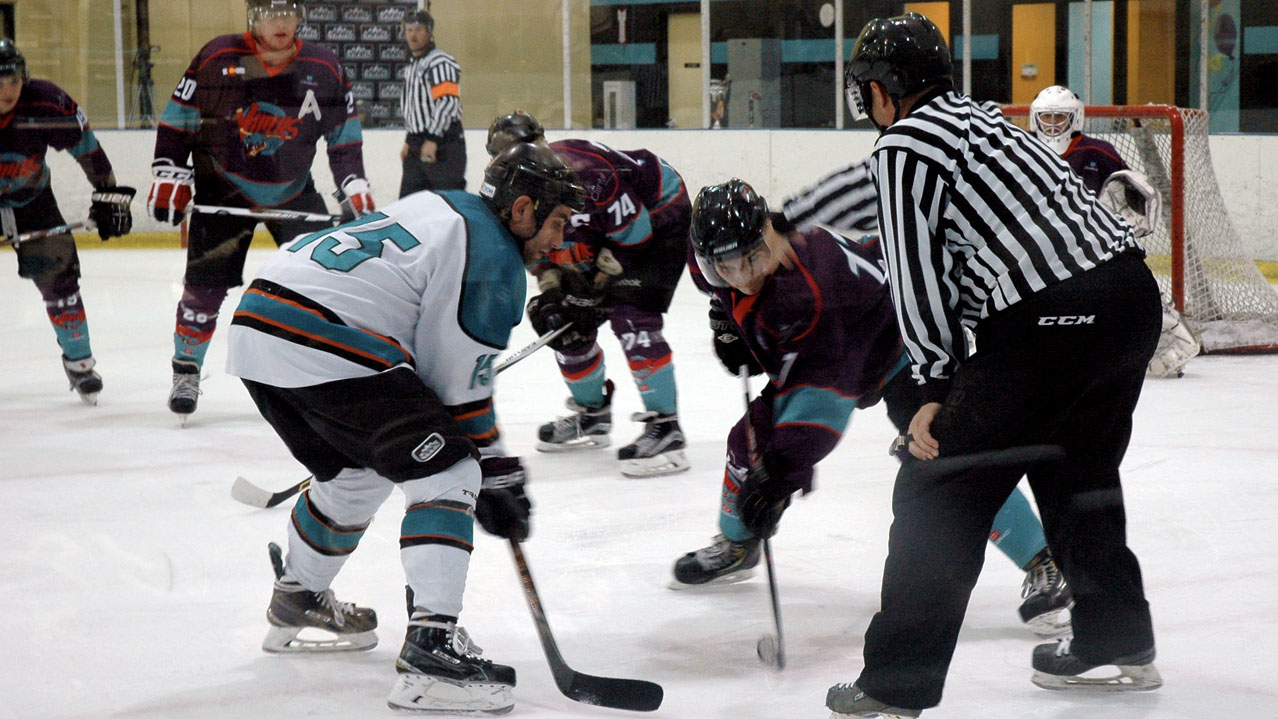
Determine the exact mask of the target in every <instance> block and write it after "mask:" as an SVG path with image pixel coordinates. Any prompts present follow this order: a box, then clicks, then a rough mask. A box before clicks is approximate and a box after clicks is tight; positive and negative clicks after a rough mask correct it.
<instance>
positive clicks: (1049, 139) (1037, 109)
mask: <svg viewBox="0 0 1278 719" xmlns="http://www.w3.org/2000/svg"><path fill="white" fill-rule="evenodd" d="M1083 117H1084V111H1083V101H1082V100H1079V99H1078V95H1075V94H1074V93H1073V92H1072V91H1071V90H1070V89H1069V88H1067V87H1062V86H1061V85H1052V86H1051V87H1045V88H1043V90H1042V91H1041V92H1039V93H1038V95H1037V96H1036V97H1035V98H1034V101H1033V102H1031V103H1030V129H1031V130H1032V131H1033V132H1034V134H1035V135H1036V136H1037V137H1038V139H1040V140H1042V141H1043V142H1044V143H1046V144H1047V146H1048V147H1050V148H1052V149H1053V150H1054V151H1055V152H1056V154H1058V155H1063V154H1065V151H1066V150H1068V149H1069V146H1070V143H1071V142H1072V141H1073V139H1074V136H1075V135H1080V134H1082V132H1083Z"/></svg>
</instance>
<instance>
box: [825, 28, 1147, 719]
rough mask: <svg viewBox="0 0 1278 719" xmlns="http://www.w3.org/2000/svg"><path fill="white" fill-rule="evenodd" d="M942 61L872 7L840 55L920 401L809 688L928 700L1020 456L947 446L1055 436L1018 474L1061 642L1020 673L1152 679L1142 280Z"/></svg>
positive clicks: (1062, 183)
mask: <svg viewBox="0 0 1278 719" xmlns="http://www.w3.org/2000/svg"><path fill="white" fill-rule="evenodd" d="M952 72H953V68H952V64H951V61H950V54H949V50H948V48H947V47H946V43H945V39H944V37H943V36H942V35H941V33H940V31H939V30H938V29H937V28H936V26H935V25H933V24H932V23H931V22H930V21H929V20H928V19H927V18H925V17H923V16H922V15H918V14H915V13H910V14H907V15H903V16H898V17H892V18H887V19H877V20H872V21H870V23H869V24H867V25H866V27H865V28H864V29H863V30H862V31H861V35H860V37H859V38H858V40H857V43H856V46H855V48H854V49H853V52H852V58H851V60H850V63H849V65H848V72H847V92H848V100H849V103H850V104H851V105H852V106H853V110H854V111H856V112H859V113H860V114H867V113H868V114H869V116H870V118H871V121H872V122H873V123H874V125H875V127H877V128H878V129H879V131H880V133H881V134H880V137H879V140H878V142H877V143H876V145H875V148H874V153H873V155H872V158H871V170H872V172H873V175H874V179H875V183H876V185H877V186H878V190H879V192H878V196H879V208H878V212H879V226H880V229H881V232H882V234H883V246H884V253H885V255H886V261H887V266H888V274H889V283H890V284H891V288H892V299H893V303H894V304H895V307H896V313H897V321H898V323H899V325H900V328H901V334H902V336H903V338H904V341H905V345H906V348H907V349H908V350H909V353H910V356H911V359H912V360H913V371H914V376H915V379H916V380H917V381H918V382H919V383H921V384H922V385H923V395H924V398H925V402H926V404H924V405H923V407H922V408H921V409H920V410H919V411H918V413H917V414H916V415H915V417H914V419H913V420H912V421H911V423H910V435H911V436H912V437H913V441H912V442H911V443H910V445H909V450H910V453H911V454H912V455H913V456H914V457H915V458H917V459H915V460H907V461H906V462H905V463H904V464H903V465H902V467H901V471H900V473H899V474H898V475H897V481H896V486H895V490H894V495H893V500H892V509H893V515H894V521H893V524H892V528H891V532H890V535H889V538H888V557H887V561H886V564H885V566H884V571H883V589H882V595H881V607H880V610H879V612H878V613H877V614H876V615H875V617H874V619H873V620H872V621H871V623H870V626H869V629H868V630H867V631H866V635H865V647H864V655H865V668H864V670H863V671H862V672H861V675H860V677H859V678H858V679H857V680H856V682H855V683H854V684H839V685H835V686H834V687H832V688H831V689H830V691H829V693H828V694H827V697H826V705H827V706H828V707H829V708H830V709H831V710H833V711H834V712H836V713H837V714H843V715H846V716H879V714H881V713H888V714H897V715H900V716H907V717H913V716H918V713H919V711H920V710H922V709H925V708H928V707H932V706H935V705H937V704H938V703H940V700H941V690H942V688H943V686H944V683H945V675H946V672H947V670H948V668H949V663H950V659H951V657H952V655H953V652H954V645H955V641H956V640H957V638H958V633H959V628H960V626H961V625H962V622H963V615H964V612H965V611H966V608H967V602H968V598H969V596H970V594H971V590H972V587H973V585H974V584H975V582H976V578H977V575H978V574H979V572H980V568H981V563H982V561H983V558H984V557H983V555H984V548H985V540H986V532H987V531H988V530H989V526H990V522H991V520H992V519H993V517H994V514H995V512H997V511H998V508H999V506H1000V505H1001V504H1002V503H1003V501H1004V500H1005V499H1006V498H1007V496H1008V494H1009V493H1010V492H1011V491H1012V489H1013V487H1015V486H1016V483H1017V480H1018V478H1019V477H1020V475H1021V473H1022V472H1025V471H1026V466H1025V465H1023V464H1022V465H1017V466H997V465H991V464H988V463H987V464H983V465H977V466H976V467H975V468H971V467H969V468H968V469H966V470H958V469H947V468H952V467H954V465H955V464H956V463H958V464H960V465H961V464H962V462H963V461H964V460H963V459H947V458H951V457H958V456H961V455H969V454H972V453H975V452H984V451H994V450H1003V449H1007V448H1010V447H1017V446H1022V445H1036V444H1037V445H1041V444H1049V445H1058V446H1060V447H1062V448H1063V449H1064V450H1065V455H1064V459H1063V460H1060V461H1059V462H1056V463H1052V464H1044V463H1040V464H1037V465H1033V466H1030V467H1029V468H1028V479H1029V483H1030V487H1031V489H1033V491H1034V495H1035V497H1036V499H1037V500H1038V505H1039V510H1040V512H1041V513H1042V516H1043V525H1044V528H1045V530H1046V533H1047V538H1048V542H1049V544H1050V546H1051V548H1052V551H1053V553H1054V554H1055V556H1056V557H1057V559H1058V561H1059V562H1060V566H1061V570H1062V571H1063V572H1064V574H1065V577H1066V579H1067V580H1068V581H1069V583H1070V585H1072V586H1073V588H1074V598H1075V606H1074V609H1073V629H1074V636H1073V638H1072V641H1071V640H1063V641H1062V642H1060V643H1059V644H1043V645H1040V646H1038V647H1037V648H1035V650H1034V655H1033V665H1034V669H1035V673H1034V683H1035V684H1038V685H1040V686H1044V687H1047V688H1052V689H1068V688H1090V689H1107V690H1111V691H1113V690H1122V689H1153V688H1155V687H1157V686H1158V685H1160V684H1161V679H1160V678H1159V677H1158V672H1157V670H1156V669H1155V668H1154V666H1153V659H1154V635H1153V627H1152V624H1151V621H1150V614H1149V605H1148V603H1147V602H1146V601H1145V596H1144V590H1143V588H1142V584H1141V574H1140V567H1139V565H1138V563H1137V561H1136V557H1135V555H1134V554H1133V553H1132V552H1131V550H1129V549H1128V548H1127V545H1126V529H1125V515H1124V510H1123V499H1122V492H1121V488H1120V486H1119V473H1118V467H1119V464H1120V462H1121V461H1122V458H1123V454H1124V452H1125V451H1126V449H1127V444H1128V440H1129V438H1130V436H1131V429H1132V413H1133V411H1134V409H1135V407H1136V401H1137V398H1138V397H1139V396H1140V390H1141V383H1142V381H1143V379H1144V373H1145V365H1146V364H1147V363H1148V361H1149V359H1150V357H1151V355H1152V354H1153V351H1154V346H1155V345H1156V343H1157V341H1158V334H1159V330H1160V317H1161V311H1160V309H1159V296H1158V288H1157V285H1156V283H1155V281H1154V278H1153V276H1152V275H1151V274H1150V272H1149V270H1148V269H1147V268H1146V267H1145V264H1144V262H1143V260H1142V258H1143V257H1144V252H1143V251H1142V250H1141V248H1140V247H1139V246H1138V245H1137V244H1136V242H1135V241H1134V239H1133V237H1132V230H1131V228H1130V227H1128V226H1127V225H1126V224H1125V223H1124V222H1123V221H1122V220H1120V219H1119V218H1118V217H1117V216H1116V215H1114V214H1112V213H1111V212H1110V211H1109V210H1106V209H1105V208H1103V207H1102V206H1101V205H1100V204H1099V203H1098V202H1097V201H1096V200H1095V197H1094V196H1093V195H1092V194H1091V193H1089V192H1087V190H1086V189H1085V188H1084V186H1083V183H1082V180H1080V179H1078V177H1077V176H1076V175H1074V174H1073V173H1072V172H1071V171H1070V168H1069V166H1068V165H1066V164H1065V162H1064V161H1063V160H1061V159H1060V158H1059V157H1058V156H1057V155H1056V154H1055V153H1054V152H1052V150H1051V149H1049V148H1048V147H1047V146H1046V145H1043V144H1042V143H1040V142H1039V141H1038V140H1036V139H1034V138H1033V137H1031V136H1030V135H1029V134H1027V133H1026V132H1024V131H1022V130H1020V129H1019V128H1016V127H1014V126H1012V125H1011V124H1009V123H1007V122H1006V121H1004V119H1003V117H1002V115H1001V114H1000V113H999V111H998V109H997V107H996V106H995V105H993V104H989V103H976V102H974V101H973V100H971V99H970V98H968V97H966V96H964V95H962V94H961V93H959V92H956V91H955V90H954V89H953V82H952V80H951V75H952ZM964 327H968V328H970V329H972V330H973V331H974V332H975V334H976V338H977V347H978V348H979V351H978V353H977V354H974V355H972V356H971V357H968V355H967V349H966V341H965V339H964V331H963V328H964ZM1005 454H1006V453H1005ZM938 458H940V459H939V460H938ZM932 461H937V462H938V464H936V465H932V466H929V462H932ZM1094 669H1099V670H1100V672H1099V673H1102V674H1107V676H1106V677H1104V678H1101V679H1097V678H1094V677H1093V676H1092V675H1094V674H1096V673H1097V672H1092V670H1094ZM1085 672H1086V673H1089V676H1088V677H1081V676H1078V675H1081V674H1083V673H1085Z"/></svg>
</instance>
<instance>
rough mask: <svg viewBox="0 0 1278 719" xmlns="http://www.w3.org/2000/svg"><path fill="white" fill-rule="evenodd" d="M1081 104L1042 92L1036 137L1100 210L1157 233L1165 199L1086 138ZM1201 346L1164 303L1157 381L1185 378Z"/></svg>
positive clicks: (1034, 115)
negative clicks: (1062, 162)
mask: <svg viewBox="0 0 1278 719" xmlns="http://www.w3.org/2000/svg"><path fill="white" fill-rule="evenodd" d="M1083 117H1084V111H1083V103H1082V101H1081V100H1079V99H1078V96H1077V95H1075V94H1074V93H1073V92H1072V91H1070V89H1069V88H1067V87H1062V86H1061V85H1052V86H1051V87H1047V88H1044V89H1043V90H1042V91H1041V92H1039V93H1038V96H1037V97H1035V98H1034V102H1032V103H1031V104H1030V127H1031V129H1032V130H1033V131H1034V134H1035V136H1037V137H1038V139H1040V140H1042V141H1043V142H1044V143H1045V144H1046V145H1047V146H1048V147H1050V148H1052V149H1053V150H1055V151H1056V153H1057V154H1059V155H1060V156H1061V159H1063V160H1065V162H1067V163H1069V166H1070V169H1072V170H1073V171H1074V174H1076V175H1078V176H1079V177H1081V178H1083V184H1084V185H1086V186H1087V189H1089V190H1091V191H1092V192H1094V193H1096V195H1097V197H1098V198H1099V199H1100V202H1101V204H1102V205H1104V206H1105V207H1106V208H1108V209H1109V210H1110V211H1111V212H1113V213H1114V214H1116V215H1118V216H1119V217H1121V218H1123V219H1124V220H1126V221H1127V224H1129V225H1131V226H1132V229H1134V230H1135V231H1136V237H1137V238H1141V237H1145V236H1146V235H1149V234H1152V233H1153V232H1154V231H1155V230H1157V229H1158V223H1159V222H1160V221H1161V220H1162V195H1161V194H1160V193H1159V192H1158V189H1157V188H1155V187H1154V186H1153V185H1152V184H1151V183H1150V182H1149V178H1147V177H1146V176H1145V175H1144V174H1142V173H1140V172H1137V171H1135V170H1132V169H1129V168H1128V167H1127V163H1125V162H1124V161H1123V158H1122V156H1120V155H1119V154H1118V150H1116V149H1115V148H1114V146H1113V145H1111V144H1109V143H1108V142H1105V141H1104V140H1099V139H1097V138H1094V137H1089V136H1087V135H1084V134H1083ZM1200 349H1201V346H1200V345H1199V343H1198V340H1197V338H1195V337H1194V335H1193V333H1191V332H1190V331H1189V328H1188V327H1186V326H1185V323H1184V322H1183V321H1182V320H1181V318H1180V313H1179V312H1177V311H1176V309H1175V308H1174V307H1172V306H1171V303H1170V302H1168V301H1167V298H1166V297H1164V298H1163V333H1162V335H1161V336H1160V337H1159V339H1158V349H1157V350H1155V351H1154V357H1153V359H1151V360H1150V361H1149V369H1148V372H1149V374H1150V375H1153V376H1154V377H1182V376H1184V374H1185V372H1184V367H1185V365H1186V364H1188V363H1189V360H1191V359H1193V358H1194V357H1195V356H1197V355H1198V352H1199V350H1200Z"/></svg>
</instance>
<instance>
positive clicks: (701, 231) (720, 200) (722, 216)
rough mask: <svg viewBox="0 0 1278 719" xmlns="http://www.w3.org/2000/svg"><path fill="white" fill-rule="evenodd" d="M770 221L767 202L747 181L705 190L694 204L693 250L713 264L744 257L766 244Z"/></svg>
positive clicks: (702, 190) (733, 180)
mask: <svg viewBox="0 0 1278 719" xmlns="http://www.w3.org/2000/svg"><path fill="white" fill-rule="evenodd" d="M767 221H768V203H767V201H765V200H764V199H763V198H762V197H760V196H759V193H757V192H755V191H754V188H753V187H751V186H750V185H749V184H747V183H746V182H744V181H742V180H739V179H737V178H735V177H734V178H732V179H731V180H728V181H727V182H724V183H722V184H719V185H709V186H707V187H703V188H701V192H698V193H697V199H696V201H695V202H693V204H692V227H691V229H690V235H691V238H692V249H693V251H694V252H696V254H697V257H698V258H701V259H705V260H709V261H711V262H714V261H716V260H729V259H732V258H734V257H740V256H741V255H744V254H746V253H747V252H750V251H751V250H753V249H754V248H755V247H756V246H758V244H759V243H760V242H763V226H764V224H765V223H767Z"/></svg>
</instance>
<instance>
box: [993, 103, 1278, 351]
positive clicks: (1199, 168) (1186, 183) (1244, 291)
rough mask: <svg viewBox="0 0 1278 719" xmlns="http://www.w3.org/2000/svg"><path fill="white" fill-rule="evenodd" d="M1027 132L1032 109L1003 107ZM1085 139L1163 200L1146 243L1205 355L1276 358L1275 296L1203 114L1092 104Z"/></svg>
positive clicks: (1277, 322)
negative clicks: (1219, 176)
mask: <svg viewBox="0 0 1278 719" xmlns="http://www.w3.org/2000/svg"><path fill="white" fill-rule="evenodd" d="M1003 114H1004V116H1005V117H1007V119H1008V120H1009V121H1011V122H1013V123H1015V124H1017V125H1019V126H1021V127H1023V128H1025V129H1026V130H1028V129H1029V106H1028V105H1009V106H1006V107H1004V108H1003ZM1084 117H1085V119H1084V124H1083V134H1085V135H1088V136H1090V137H1094V138H1096V139H1100V140H1104V141H1106V142H1108V143H1110V144H1111V145H1113V146H1114V147H1115V148H1116V149H1117V150H1118V152H1119V155H1121V156H1122V158H1123V161H1124V162H1126V163H1127V165H1128V167H1130V168H1131V169H1133V170H1137V171H1139V172H1143V173H1144V174H1145V175H1146V176H1147V177H1149V179H1150V181H1151V182H1152V183H1153V185H1154V186H1155V187H1156V188H1158V189H1159V191H1160V192H1161V193H1162V195H1163V215H1164V217H1163V222H1161V223H1160V225H1159V228H1158V229H1157V230H1156V231H1155V232H1154V233H1153V234H1151V235H1149V236H1147V237H1145V238H1142V239H1141V243H1142V244H1143V245H1144V246H1145V248H1146V250H1147V252H1148V253H1149V257H1148V258H1147V263H1148V264H1149V266H1150V269H1152V270H1153V271H1154V274H1155V275H1156V276H1157V277H1158V282H1159V286H1160V287H1161V288H1162V290H1163V292H1164V294H1165V295H1166V296H1167V298H1168V299H1169V300H1170V301H1171V303H1172V304H1173V305H1174V306H1175V307H1176V309H1178V310H1179V311H1180V312H1181V314H1182V315H1183V316H1184V318H1185V320H1186V322H1187V324H1188V325H1189V326H1190V328H1191V329H1192V330H1193V331H1194V334H1195V335H1197V336H1198V338H1199V339H1200V340H1201V341H1202V343H1203V350H1204V351H1206V352H1274V351H1278V293H1276V292H1275V291H1274V288H1272V287H1270V285H1269V283H1268V281H1266V280H1265V277H1264V275H1263V274H1261V272H1260V269H1259V268H1258V267H1257V266H1256V263H1255V262H1254V261H1253V260H1252V258H1251V257H1250V256H1249V255H1248V253H1247V252H1246V249H1245V246H1244V245H1243V243H1242V240H1241V238H1240V237H1239V235H1238V232H1237V230H1236V229H1235V228H1234V224H1233V222H1232V221H1231V219H1230V217H1229V212H1228V209H1227V208H1226V207H1225V202H1224V198H1223V197H1222V196H1221V193H1220V187H1219V185H1218V184H1217V182H1216V173H1215V170H1214V169H1213V167H1212V163H1211V148H1210V145H1209V142H1208V126H1207V119H1208V115H1207V112H1206V111H1204V110H1196V109H1188V108H1178V107H1174V106H1171V105H1093V106H1088V107H1086V108H1084Z"/></svg>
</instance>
